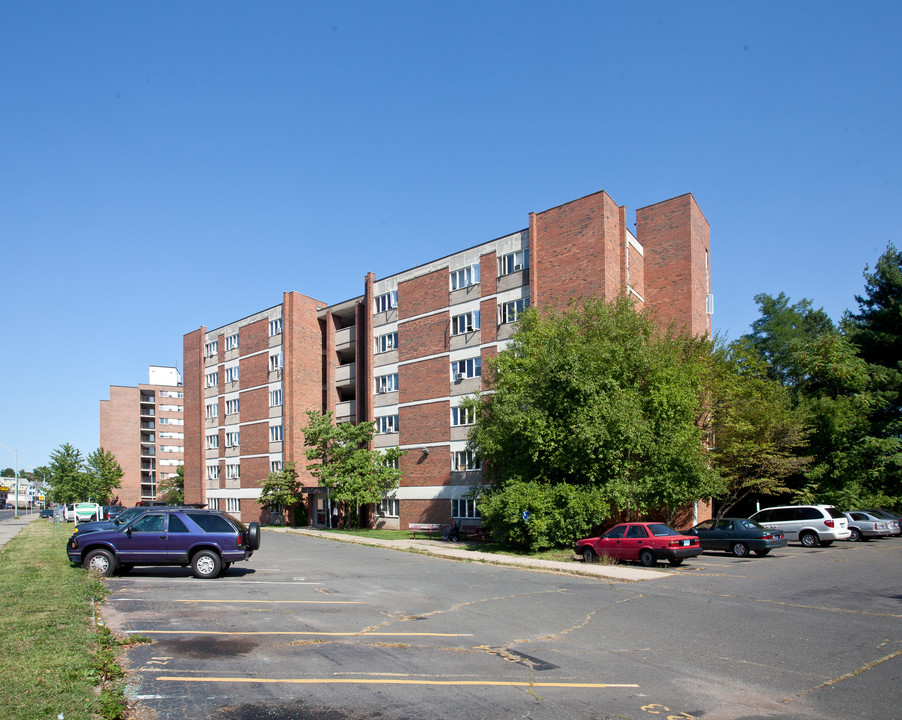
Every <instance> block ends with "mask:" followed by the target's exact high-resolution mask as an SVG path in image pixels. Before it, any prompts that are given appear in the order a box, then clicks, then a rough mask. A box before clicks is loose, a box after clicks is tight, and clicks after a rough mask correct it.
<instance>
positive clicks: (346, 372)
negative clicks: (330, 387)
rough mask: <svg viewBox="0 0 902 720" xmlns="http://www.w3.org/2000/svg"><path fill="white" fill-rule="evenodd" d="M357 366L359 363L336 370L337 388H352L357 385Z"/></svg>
mask: <svg viewBox="0 0 902 720" xmlns="http://www.w3.org/2000/svg"><path fill="white" fill-rule="evenodd" d="M356 365H357V363H348V364H346V365H339V366H338V367H336V368H335V387H339V388H340V387H352V386H354V385H355V384H356V381H357V375H356Z"/></svg>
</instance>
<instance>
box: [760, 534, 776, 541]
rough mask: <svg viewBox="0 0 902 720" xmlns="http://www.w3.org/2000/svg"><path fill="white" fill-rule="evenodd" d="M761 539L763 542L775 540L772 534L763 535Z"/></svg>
mask: <svg viewBox="0 0 902 720" xmlns="http://www.w3.org/2000/svg"><path fill="white" fill-rule="evenodd" d="M762 537H763V538H764V539H765V540H774V539H775V538H774V535H773V533H765V534H764V535H763V536H762Z"/></svg>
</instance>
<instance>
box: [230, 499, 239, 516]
mask: <svg viewBox="0 0 902 720" xmlns="http://www.w3.org/2000/svg"><path fill="white" fill-rule="evenodd" d="M226 512H227V513H240V512H241V499H240V498H226Z"/></svg>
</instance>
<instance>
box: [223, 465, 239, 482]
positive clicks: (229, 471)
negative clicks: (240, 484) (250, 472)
mask: <svg viewBox="0 0 902 720" xmlns="http://www.w3.org/2000/svg"><path fill="white" fill-rule="evenodd" d="M240 469H241V463H226V480H237V479H238V478H240V477H241V472H240Z"/></svg>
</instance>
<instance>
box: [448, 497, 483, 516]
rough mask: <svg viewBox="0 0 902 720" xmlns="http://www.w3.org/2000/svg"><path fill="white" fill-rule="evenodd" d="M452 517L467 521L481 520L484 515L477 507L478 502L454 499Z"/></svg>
mask: <svg viewBox="0 0 902 720" xmlns="http://www.w3.org/2000/svg"><path fill="white" fill-rule="evenodd" d="M451 516H452V517H456V518H463V519H465V520H479V519H480V518H482V515H480V514H479V508H477V507H476V501H475V500H470V499H468V498H454V499H453V500H452V501H451Z"/></svg>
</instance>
